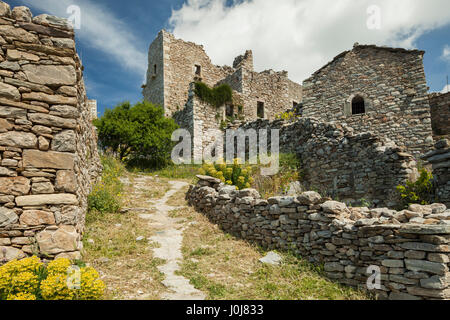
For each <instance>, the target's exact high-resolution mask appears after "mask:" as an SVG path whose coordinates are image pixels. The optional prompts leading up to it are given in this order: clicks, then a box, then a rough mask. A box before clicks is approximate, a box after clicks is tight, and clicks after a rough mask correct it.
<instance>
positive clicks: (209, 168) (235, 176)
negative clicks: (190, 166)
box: [199, 159, 253, 190]
mask: <svg viewBox="0 0 450 320" xmlns="http://www.w3.org/2000/svg"><path fill="white" fill-rule="evenodd" d="M199 173H200V174H202V175H208V176H211V177H214V178H217V179H220V180H221V181H222V182H224V183H226V184H228V185H234V186H236V188H237V189H238V190H242V189H246V188H250V187H251V184H252V183H253V178H252V177H251V173H252V168H251V167H250V166H246V165H244V164H240V163H239V159H234V160H233V164H227V163H225V162H224V161H219V162H217V163H214V164H210V163H205V164H204V165H203V167H202V168H201V169H200V170H199Z"/></svg>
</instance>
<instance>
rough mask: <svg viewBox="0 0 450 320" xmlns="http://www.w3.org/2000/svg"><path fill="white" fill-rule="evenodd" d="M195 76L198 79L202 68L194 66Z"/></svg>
mask: <svg viewBox="0 0 450 320" xmlns="http://www.w3.org/2000/svg"><path fill="white" fill-rule="evenodd" d="M195 75H196V76H199V77H200V76H201V75H202V67H200V66H199V65H195Z"/></svg>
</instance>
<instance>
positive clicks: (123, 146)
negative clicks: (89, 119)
mask: <svg viewBox="0 0 450 320" xmlns="http://www.w3.org/2000/svg"><path fill="white" fill-rule="evenodd" d="M94 125H95V126H96V127H97V129H98V137H99V142H100V146H101V147H102V149H104V150H108V151H111V152H112V153H113V154H115V155H117V157H119V158H120V160H122V161H125V163H126V164H128V165H131V166H134V165H135V166H142V167H153V168H161V167H164V166H166V165H167V164H168V163H169V162H170V154H171V151H172V148H173V146H174V142H173V141H172V140H171V137H172V133H173V131H175V130H176V129H177V128H178V125H177V124H176V123H175V121H174V120H173V119H171V118H166V117H164V110H163V108H161V107H160V106H156V105H153V104H151V103H149V102H146V101H144V102H139V103H137V104H136V105H134V106H133V107H131V105H130V103H129V102H124V103H122V104H120V105H118V106H116V107H115V108H114V109H112V110H106V112H105V114H104V115H103V117H101V118H100V119H98V120H95V121H94Z"/></svg>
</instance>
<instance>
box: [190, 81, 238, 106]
mask: <svg viewBox="0 0 450 320" xmlns="http://www.w3.org/2000/svg"><path fill="white" fill-rule="evenodd" d="M194 92H195V95H196V96H197V97H199V98H200V100H202V101H204V102H207V103H209V104H210V105H212V106H215V107H216V108H218V107H220V106H223V105H224V104H226V103H232V101H233V90H232V89H231V87H230V86H229V85H227V84H222V85H220V86H218V87H215V88H210V87H208V86H207V85H206V84H205V83H203V82H196V83H195V90H194Z"/></svg>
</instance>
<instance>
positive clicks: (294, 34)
mask: <svg viewBox="0 0 450 320" xmlns="http://www.w3.org/2000/svg"><path fill="white" fill-rule="evenodd" d="M233 1H234V2H233V5H232V6H231V7H227V6H225V2H226V1H225V0H188V1H187V2H186V3H185V4H184V5H183V6H182V7H181V8H180V9H178V10H173V11H172V16H171V18H170V20H169V23H170V25H171V31H172V32H173V33H174V34H175V36H176V37H178V38H182V39H185V40H189V41H193V42H196V43H199V44H203V45H204V46H205V50H206V51H207V52H208V54H209V55H210V57H211V58H212V60H213V62H214V63H216V64H228V65H230V64H231V63H232V61H233V58H234V57H235V56H237V55H239V54H242V53H243V52H244V51H245V50H246V49H252V50H253V53H254V54H253V56H254V59H255V68H256V70H258V71H262V70H264V69H268V68H273V69H276V70H282V69H285V70H288V71H289V74H290V78H291V79H293V80H295V81H298V82H301V81H303V80H304V79H306V78H308V77H309V76H310V75H311V73H312V72H314V71H315V70H317V69H318V68H320V67H321V66H323V65H324V64H325V63H327V62H328V61H330V60H331V59H332V58H333V57H334V56H336V55H338V54H339V53H340V52H342V51H344V50H348V49H351V48H352V46H353V44H354V43H355V42H359V43H361V44H377V45H389V46H398V47H406V48H414V45H415V41H416V40H417V38H418V37H420V36H421V35H423V34H424V33H426V32H428V31H430V30H433V29H435V28H438V27H441V26H444V25H446V24H448V23H450V2H449V1H448V0H428V1H423V0H396V1H392V0H358V1H355V0H339V1H335V0H281V1H269V0H253V1H250V0H233ZM372 5H377V6H378V7H379V8H380V9H381V28H380V29H379V30H369V29H368V28H367V20H368V18H369V15H368V13H367V9H368V8H369V7H370V6H372Z"/></svg>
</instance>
